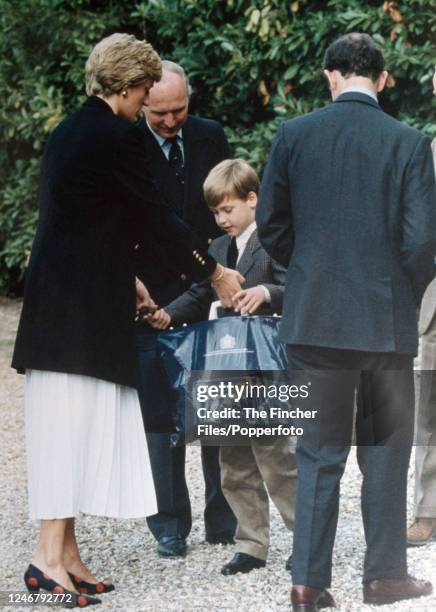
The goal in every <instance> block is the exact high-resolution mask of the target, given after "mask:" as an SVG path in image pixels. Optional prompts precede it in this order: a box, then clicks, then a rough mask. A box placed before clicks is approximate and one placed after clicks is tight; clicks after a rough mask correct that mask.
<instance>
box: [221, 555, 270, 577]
mask: <svg viewBox="0 0 436 612" xmlns="http://www.w3.org/2000/svg"><path fill="white" fill-rule="evenodd" d="M265 565H266V561H264V560H263V559H258V558H257V557H252V556H251V555H247V554H245V553H236V555H235V556H234V557H233V559H232V560H231V561H229V562H228V563H226V564H225V565H224V566H223V568H222V569H221V574H223V575H224V576H232V575H233V574H238V573H239V572H240V573H242V574H247V573H248V572H251V570H253V569H257V568H259V567H265Z"/></svg>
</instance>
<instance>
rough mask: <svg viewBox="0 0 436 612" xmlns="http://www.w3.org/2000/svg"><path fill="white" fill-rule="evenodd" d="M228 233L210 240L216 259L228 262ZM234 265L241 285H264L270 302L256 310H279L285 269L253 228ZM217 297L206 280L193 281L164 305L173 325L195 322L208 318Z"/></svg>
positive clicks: (263, 313) (274, 312)
mask: <svg viewBox="0 0 436 612" xmlns="http://www.w3.org/2000/svg"><path fill="white" fill-rule="evenodd" d="M229 244H230V237H229V236H221V237H220V238H217V239H216V240H214V241H213V242H212V244H211V245H210V249H209V253H210V254H211V255H213V257H214V258H215V259H216V261H218V262H219V263H221V264H223V265H226V264H227V251H228V248H229ZM236 269H237V270H238V271H239V272H240V273H241V274H242V276H243V277H244V278H245V284H244V285H243V288H247V289H248V288H250V287H255V286H256V285H264V286H265V287H266V288H267V289H268V291H269V293H270V296H271V303H270V304H262V306H261V307H260V308H259V309H258V310H257V311H256V313H255V314H259V315H271V314H281V312H282V303H283V292H284V285H285V273H286V270H285V268H284V267H283V266H281V265H280V264H278V263H277V262H276V261H274V260H273V259H272V258H271V257H270V256H269V255H268V254H267V253H266V252H265V250H264V249H263V248H262V245H261V244H260V242H259V239H258V237H257V231H256V230H255V231H254V232H253V234H252V235H251V236H250V238H249V240H248V242H247V245H246V247H245V250H244V252H243V253H242V255H241V258H240V260H239V261H238V264H237V266H236ZM216 299H217V295H216V293H215V292H214V291H213V289H212V286H211V284H210V282H209V281H207V282H201V283H196V284H194V285H192V287H191V288H190V289H189V290H188V291H186V292H185V293H183V294H182V295H181V296H180V297H178V298H177V299H175V300H174V301H173V302H171V303H170V304H169V305H168V306H166V307H165V310H166V311H167V312H168V314H169V315H171V323H172V325H181V324H182V323H195V322H197V321H202V320H205V319H207V318H208V314H209V308H210V305H211V302H212V301H213V300H216Z"/></svg>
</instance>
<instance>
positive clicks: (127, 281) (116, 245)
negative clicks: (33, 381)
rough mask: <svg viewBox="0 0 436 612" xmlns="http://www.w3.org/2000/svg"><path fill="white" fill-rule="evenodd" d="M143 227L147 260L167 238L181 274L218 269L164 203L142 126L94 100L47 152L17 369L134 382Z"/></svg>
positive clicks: (170, 262)
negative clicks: (137, 260)
mask: <svg viewBox="0 0 436 612" xmlns="http://www.w3.org/2000/svg"><path fill="white" fill-rule="evenodd" d="M138 227H140V228H141V234H140V235H141V239H142V241H143V244H144V245H145V250H146V253H147V252H148V253H149V256H150V257H149V258H150V259H151V257H152V254H153V245H155V244H163V243H165V245H166V248H167V259H166V262H167V263H166V265H167V266H168V267H169V268H171V269H172V270H173V273H174V274H175V273H176V272H177V273H179V274H180V273H183V274H186V275H191V276H192V275H194V276H197V278H198V280H201V279H204V278H206V276H208V275H209V274H210V273H211V272H212V270H213V269H214V267H215V262H214V261H213V259H212V258H211V257H210V256H209V255H208V254H207V251H206V250H203V249H202V247H201V246H200V243H199V241H198V240H197V239H196V238H195V236H194V235H193V234H192V232H191V231H190V230H189V229H188V227H187V226H186V225H185V224H184V223H183V222H182V221H181V220H180V219H179V218H178V217H177V215H175V214H174V212H172V211H171V210H170V208H168V207H167V206H163V205H161V198H160V196H159V195H158V193H157V191H156V189H155V186H154V185H153V183H152V180H151V179H150V174H149V172H148V169H147V155H146V152H145V150H144V141H143V134H142V133H141V131H140V130H139V129H138V128H137V127H136V126H135V125H133V124H131V123H129V122H128V121H126V120H125V119H122V118H120V117H118V116H116V115H114V113H113V112H112V110H111V108H110V106H109V105H108V104H106V103H105V102H104V101H103V100H101V99H100V98H97V97H91V98H88V100H87V101H86V102H85V104H84V106H83V107H82V108H81V109H79V110H78V111H77V112H76V113H74V114H73V115H71V116H70V117H68V118H67V119H66V120H65V121H63V122H62V123H61V124H60V125H59V126H58V127H57V128H56V129H55V130H54V132H53V133H52V135H51V136H50V139H49V142H48V144H47V147H46V150H45V153H44V159H43V168H42V180H41V192H40V215H39V221H38V228H37V233H36V237H35V241H34V244H33V248H32V254H31V258H30V263H29V269H28V271H27V274H26V282H25V293H24V306H23V311H22V315H21V320H20V325H19V330H18V336H17V341H16V346H15V352H14V357H13V367H15V368H17V369H19V370H23V369H25V368H34V369H40V370H54V371H59V372H69V373H76V374H84V375H88V376H94V377H97V378H101V379H103V380H108V381H111V382H115V383H119V384H124V385H129V386H137V384H138V363H137V353H136V347H135V328H134V316H135V279H134V275H135V268H134V247H135V244H136V243H137V241H138ZM168 245H171V251H168ZM194 251H198V253H200V257H198V256H194ZM146 259H147V257H146Z"/></svg>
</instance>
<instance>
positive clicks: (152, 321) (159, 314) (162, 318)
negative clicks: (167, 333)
mask: <svg viewBox="0 0 436 612" xmlns="http://www.w3.org/2000/svg"><path fill="white" fill-rule="evenodd" d="M144 320H145V321H147V323H148V324H149V325H151V327H154V329H168V327H169V326H170V323H171V317H170V315H169V314H168V313H167V312H166V310H164V309H163V308H159V310H156V312H153V314H149V315H148V316H147V317H145V319H144Z"/></svg>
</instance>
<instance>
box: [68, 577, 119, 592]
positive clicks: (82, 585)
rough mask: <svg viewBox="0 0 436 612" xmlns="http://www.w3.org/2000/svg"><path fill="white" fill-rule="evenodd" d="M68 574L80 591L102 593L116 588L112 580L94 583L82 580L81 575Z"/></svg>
mask: <svg viewBox="0 0 436 612" xmlns="http://www.w3.org/2000/svg"><path fill="white" fill-rule="evenodd" d="M68 575H69V576H70V578H71V581H72V583H73V584H74V586H75V587H76V589H77V590H78V591H79V593H86V594H87V595H97V594H99V595H101V594H102V593H110V592H111V591H114V590H115V586H114V585H113V584H112V583H111V582H102V581H100V582H97V584H94V583H93V582H86V580H82V579H81V578H79V576H75V575H74V574H71V573H70V572H68Z"/></svg>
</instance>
